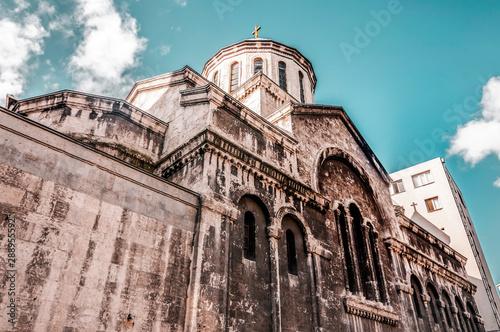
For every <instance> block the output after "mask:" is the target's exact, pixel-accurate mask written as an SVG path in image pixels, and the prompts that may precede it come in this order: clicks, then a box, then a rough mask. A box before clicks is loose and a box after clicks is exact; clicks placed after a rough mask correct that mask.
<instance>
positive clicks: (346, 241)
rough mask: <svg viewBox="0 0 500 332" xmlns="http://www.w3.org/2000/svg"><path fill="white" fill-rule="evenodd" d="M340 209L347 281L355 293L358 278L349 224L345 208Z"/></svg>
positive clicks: (339, 218) (339, 217) (339, 220)
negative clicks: (356, 276) (353, 258)
mask: <svg viewBox="0 0 500 332" xmlns="http://www.w3.org/2000/svg"><path fill="white" fill-rule="evenodd" d="M339 211H340V213H339V214H338V222H339V226H340V234H341V237H342V247H344V257H345V264H346V268H347V281H348V283H349V290H350V291H351V292H353V293H354V292H355V291H356V279H355V277H354V265H353V262H352V257H351V252H350V250H349V247H350V242H349V229H348V227H349V226H348V224H347V222H346V217H345V211H344V208H342V207H340V209H339Z"/></svg>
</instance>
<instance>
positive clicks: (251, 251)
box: [243, 211, 255, 260]
mask: <svg viewBox="0 0 500 332" xmlns="http://www.w3.org/2000/svg"><path fill="white" fill-rule="evenodd" d="M244 238H245V240H244V244H243V245H244V248H243V256H244V257H245V258H246V259H251V260H255V217H254V216H253V214H252V212H250V211H247V212H245V230H244Z"/></svg>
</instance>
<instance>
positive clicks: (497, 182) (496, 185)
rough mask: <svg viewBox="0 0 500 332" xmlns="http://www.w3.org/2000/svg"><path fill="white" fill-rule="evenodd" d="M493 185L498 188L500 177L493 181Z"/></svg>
mask: <svg viewBox="0 0 500 332" xmlns="http://www.w3.org/2000/svg"><path fill="white" fill-rule="evenodd" d="M493 185H494V186H495V187H497V188H500V178H498V179H497V180H496V181H495V182H493Z"/></svg>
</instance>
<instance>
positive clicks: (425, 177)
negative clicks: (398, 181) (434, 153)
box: [411, 171, 434, 188]
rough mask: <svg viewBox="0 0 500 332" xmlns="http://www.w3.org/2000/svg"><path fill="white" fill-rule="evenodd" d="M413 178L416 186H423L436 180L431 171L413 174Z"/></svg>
mask: <svg viewBox="0 0 500 332" xmlns="http://www.w3.org/2000/svg"><path fill="white" fill-rule="evenodd" d="M411 178H412V180H413V185H414V186H415V188H418V187H422V186H425V185H426V184H429V183H432V182H434V178H433V177H432V174H431V171H427V172H423V173H420V174H416V175H413V176H412V177H411Z"/></svg>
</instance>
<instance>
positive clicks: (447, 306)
mask: <svg viewBox="0 0 500 332" xmlns="http://www.w3.org/2000/svg"><path fill="white" fill-rule="evenodd" d="M443 301H444V315H445V316H446V324H447V326H448V327H449V328H453V321H452V319H451V317H452V314H451V300H450V297H449V296H448V294H447V293H446V292H445V291H444V290H443Z"/></svg>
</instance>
